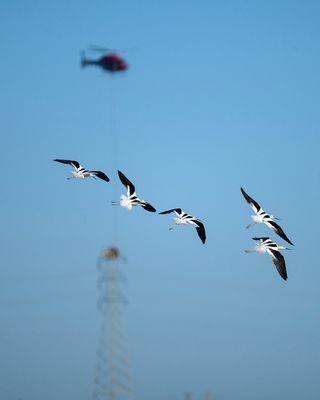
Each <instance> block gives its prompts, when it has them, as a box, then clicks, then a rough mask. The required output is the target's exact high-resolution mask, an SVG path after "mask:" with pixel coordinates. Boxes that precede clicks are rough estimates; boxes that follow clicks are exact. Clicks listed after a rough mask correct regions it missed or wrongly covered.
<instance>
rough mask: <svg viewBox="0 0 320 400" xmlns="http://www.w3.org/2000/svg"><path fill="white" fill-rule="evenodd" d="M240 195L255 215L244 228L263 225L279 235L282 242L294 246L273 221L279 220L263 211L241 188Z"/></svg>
mask: <svg viewBox="0 0 320 400" xmlns="http://www.w3.org/2000/svg"><path fill="white" fill-rule="evenodd" d="M241 193H242V194H243V197H244V198H245V199H246V201H247V203H248V204H249V205H250V207H251V208H252V210H253V211H254V214H255V215H251V218H252V221H253V222H252V223H251V224H249V225H247V226H246V228H250V226H252V225H254V224H265V225H267V226H268V227H269V228H271V229H272V230H273V231H274V232H275V233H276V234H277V235H279V236H280V237H281V238H282V239H283V240H285V241H286V242H288V243H289V244H291V245H292V246H294V244H293V243H292V242H291V241H290V240H289V238H288V237H287V235H286V234H285V233H284V231H283V229H282V228H281V227H280V226H279V225H278V224H277V223H276V222H275V221H274V220H275V219H277V220H278V219H279V218H276V217H275V216H273V215H271V214H268V213H266V212H265V211H263V209H262V208H261V207H260V205H259V204H258V203H257V202H256V201H255V200H253V198H252V197H250V196H249V195H248V194H247V193H246V192H245V191H244V190H243V189H242V188H241Z"/></svg>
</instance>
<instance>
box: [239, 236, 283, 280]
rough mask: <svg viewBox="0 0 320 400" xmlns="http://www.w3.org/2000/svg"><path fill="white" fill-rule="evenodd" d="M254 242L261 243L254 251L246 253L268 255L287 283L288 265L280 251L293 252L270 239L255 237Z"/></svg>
mask: <svg viewBox="0 0 320 400" xmlns="http://www.w3.org/2000/svg"><path fill="white" fill-rule="evenodd" d="M252 239H253V240H257V241H259V242H260V243H259V244H257V245H256V246H255V247H254V249H252V250H245V252H246V253H253V252H255V251H256V252H257V253H261V254H263V253H268V254H269V255H270V256H271V257H272V261H273V263H274V265H275V266H276V268H277V271H278V272H279V275H280V276H281V278H282V279H284V280H285V281H286V280H287V277H288V276H287V270H286V263H285V260H284V257H283V255H282V254H281V253H280V251H279V250H291V249H289V248H288V247H285V246H279V245H278V244H277V243H275V242H273V241H272V240H271V239H270V238H268V237H254V238H252Z"/></svg>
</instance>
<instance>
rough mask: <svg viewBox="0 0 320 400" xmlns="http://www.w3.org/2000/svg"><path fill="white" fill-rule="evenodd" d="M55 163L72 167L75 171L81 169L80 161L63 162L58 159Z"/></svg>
mask: <svg viewBox="0 0 320 400" xmlns="http://www.w3.org/2000/svg"><path fill="white" fill-rule="evenodd" d="M53 161H57V162H59V163H62V164H69V165H72V166H73V167H74V168H75V169H78V168H80V167H81V165H80V164H79V163H78V161H74V160H61V159H60V158H56V159H55V160H53Z"/></svg>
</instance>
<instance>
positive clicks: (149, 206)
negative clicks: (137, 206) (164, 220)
mask: <svg viewBox="0 0 320 400" xmlns="http://www.w3.org/2000/svg"><path fill="white" fill-rule="evenodd" d="M141 206H142V207H143V208H144V209H145V210H146V211H150V212H156V211H157V210H156V209H155V208H154V207H152V205H151V204H149V203H146V202H144V203H141Z"/></svg>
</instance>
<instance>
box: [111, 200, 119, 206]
mask: <svg viewBox="0 0 320 400" xmlns="http://www.w3.org/2000/svg"><path fill="white" fill-rule="evenodd" d="M111 204H112V205H113V206H118V205H119V204H120V203H119V201H111Z"/></svg>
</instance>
